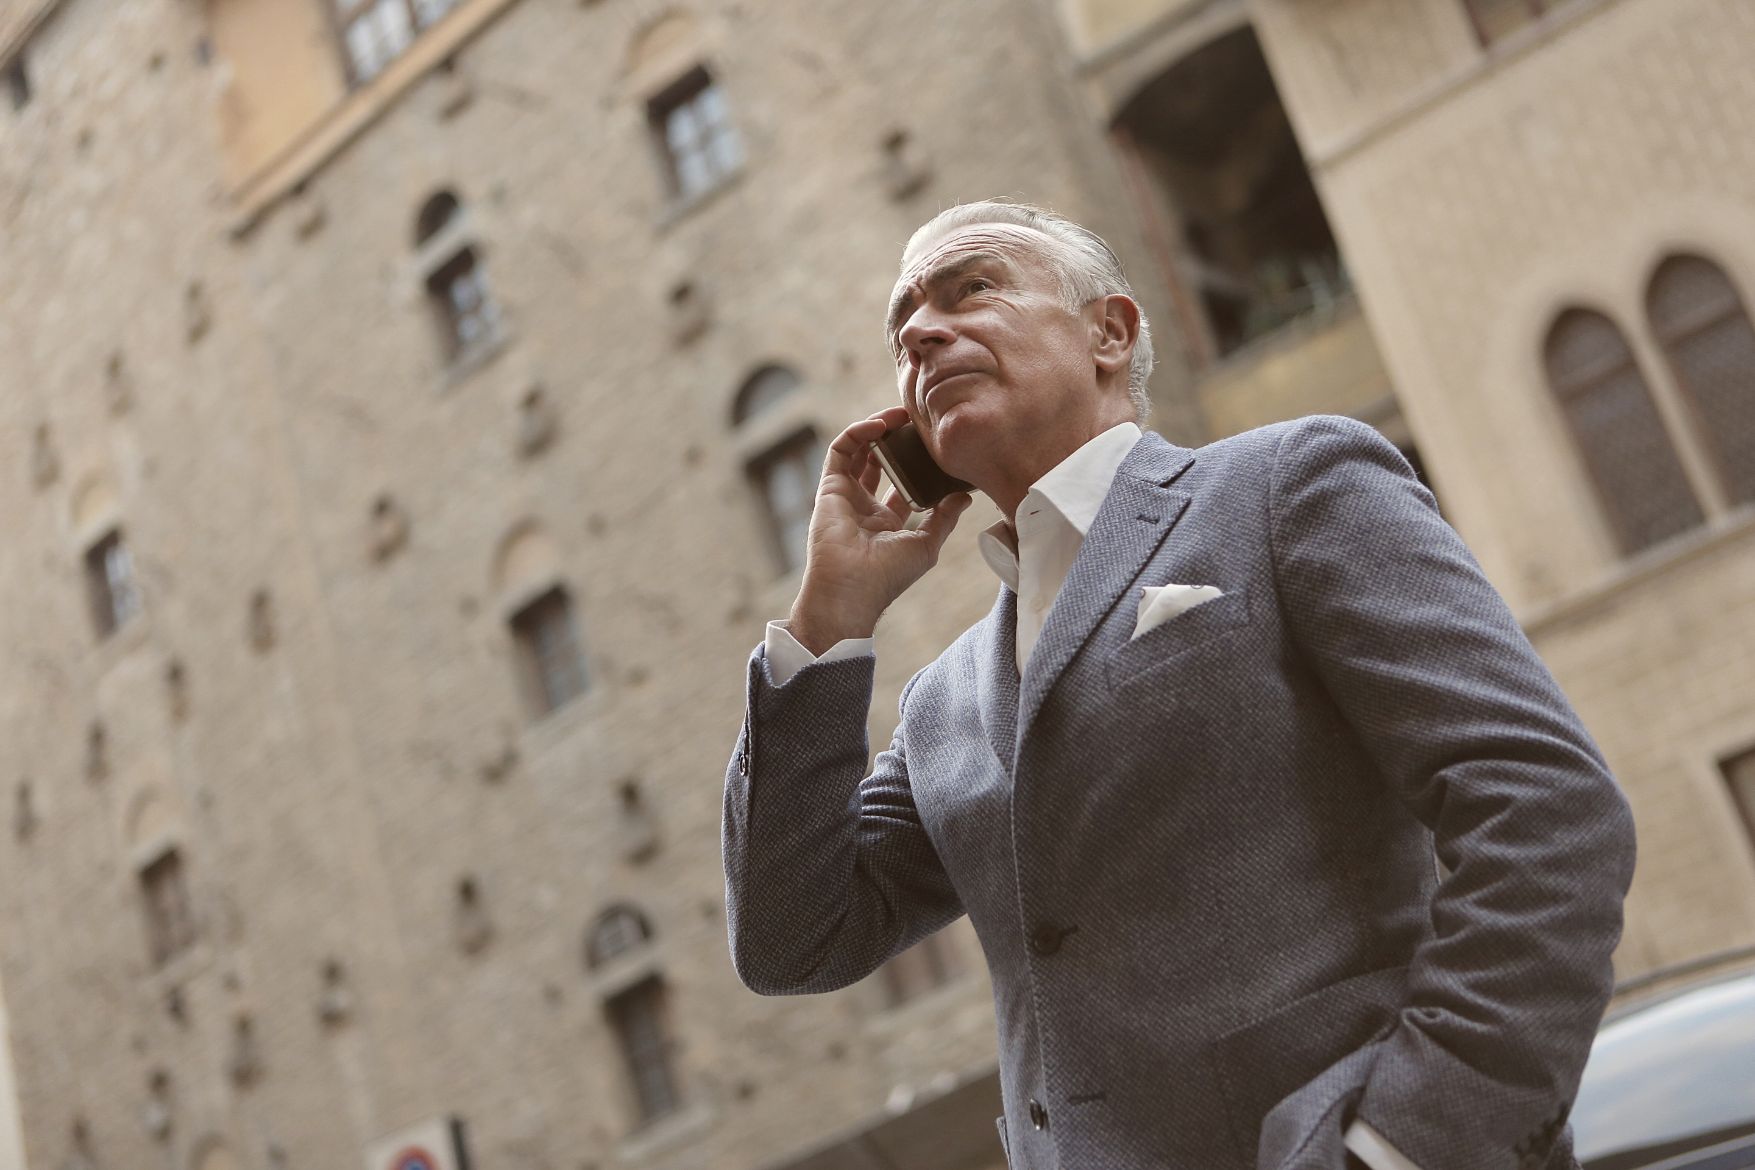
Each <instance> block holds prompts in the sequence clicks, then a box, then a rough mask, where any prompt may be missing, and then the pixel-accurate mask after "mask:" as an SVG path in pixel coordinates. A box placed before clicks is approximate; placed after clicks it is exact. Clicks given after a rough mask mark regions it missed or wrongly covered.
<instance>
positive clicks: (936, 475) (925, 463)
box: [871, 422, 975, 512]
mask: <svg viewBox="0 0 1755 1170" xmlns="http://www.w3.org/2000/svg"><path fill="white" fill-rule="evenodd" d="M871 453H872V455H873V456H874V457H875V458H876V459H877V461H878V466H880V467H882V468H883V469H884V474H885V475H888V476H889V477H890V482H891V483H893V484H895V485H896V490H897V491H899V492H901V493H902V498H903V499H904V500H906V501H908V506H909V507H910V508H912V509H914V510H915V511H916V512H924V511H926V510H928V509H929V508H932V507H934V506H935V505H936V504H937V503H938V502H939V501H940V500H942V499H944V498H945V497H946V496H948V495H950V494H951V493H952V492H968V491H974V490H975V489H974V487H973V486H972V485H970V484H966V483H964V482H963V481H962V480H960V479H956V478H954V477H952V476H951V475H949V474H947V473H946V471H945V470H944V468H942V467H940V466H939V465H938V464H937V463H935V462H933V459H932V455H931V453H930V452H928V451H927V449H926V440H924V439H922V438H921V437H920V432H919V431H917V430H915V429H914V424H913V423H911V422H910V423H905V424H903V425H902V426H900V427H898V428H896V429H895V430H893V431H889V432H887V433H886V434H885V435H884V437H883V438H881V439H879V440H878V441H877V442H875V443H873V444H872V445H871Z"/></svg>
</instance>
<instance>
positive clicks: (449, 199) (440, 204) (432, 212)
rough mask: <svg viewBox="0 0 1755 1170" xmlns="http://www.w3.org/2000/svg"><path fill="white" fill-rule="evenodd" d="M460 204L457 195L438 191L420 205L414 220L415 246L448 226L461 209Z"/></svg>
mask: <svg viewBox="0 0 1755 1170" xmlns="http://www.w3.org/2000/svg"><path fill="white" fill-rule="evenodd" d="M462 210H463V207H462V204H460V203H458V201H457V196H455V195H453V194H451V192H449V191H440V192H439V193H438V194H437V195H434V196H433V197H432V198H431V199H428V200H427V201H426V202H425V203H423V204H422V205H421V209H420V214H419V215H417V216H415V220H414V243H415V246H416V247H419V246H420V245H422V244H424V243H426V242H427V241H428V240H430V239H432V238H433V237H434V236H436V235H438V234H439V233H440V232H442V231H444V230H445V229H446V228H447V227H449V226H450V224H451V221H452V220H453V219H455V218H456V217H457V213H458V212H460V211H462Z"/></svg>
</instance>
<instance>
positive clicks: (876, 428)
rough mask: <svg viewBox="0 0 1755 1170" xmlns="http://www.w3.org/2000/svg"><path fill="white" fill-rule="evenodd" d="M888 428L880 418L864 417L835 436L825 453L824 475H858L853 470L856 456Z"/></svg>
mask: <svg viewBox="0 0 1755 1170" xmlns="http://www.w3.org/2000/svg"><path fill="white" fill-rule="evenodd" d="M888 429H889V428H888V427H887V426H886V425H885V424H884V421H883V420H882V419H880V418H862V419H860V420H859V421H858V422H856V423H852V424H850V425H849V426H848V427H847V429H846V430H844V431H842V432H841V433H840V434H838V435H836V436H835V438H834V441H832V442H831V443H830V444H829V449H828V450H827V451H825V452H824V453H823V475H824V476H830V475H849V476H854V475H856V474H857V473H856V472H855V471H854V470H853V460H854V457H855V456H856V455H858V454H860V453H861V452H863V451H864V450H865V449H866V448H867V447H868V446H870V445H871V444H872V443H873V442H875V441H876V440H877V439H878V438H879V436H881V435H882V434H883V433H884V432H885V431H886V430H888Z"/></svg>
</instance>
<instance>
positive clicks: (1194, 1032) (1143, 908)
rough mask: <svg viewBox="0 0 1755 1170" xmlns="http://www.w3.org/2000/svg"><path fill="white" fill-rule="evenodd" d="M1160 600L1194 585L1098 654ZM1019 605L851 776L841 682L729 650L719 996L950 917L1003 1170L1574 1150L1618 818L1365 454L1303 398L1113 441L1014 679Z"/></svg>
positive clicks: (1501, 1156) (879, 948)
mask: <svg viewBox="0 0 1755 1170" xmlns="http://www.w3.org/2000/svg"><path fill="white" fill-rule="evenodd" d="M1169 582H1177V583H1183V584H1211V585H1217V586H1218V587H1219V588H1220V589H1222V590H1223V591H1224V596H1222V597H1220V598H1217V599H1216V600H1212V601H1208V602H1206V603H1204V604H1202V605H1199V606H1196V607H1194V608H1192V609H1189V610H1187V611H1186V612H1184V613H1182V614H1180V615H1178V616H1176V617H1174V618H1172V619H1171V620H1169V621H1167V622H1165V623H1164V624H1162V625H1160V626H1158V627H1156V628H1154V629H1152V630H1150V631H1148V632H1147V633H1146V634H1144V635H1143V636H1141V637H1140V638H1139V639H1138V640H1131V636H1132V634H1133V628H1134V621H1135V614H1136V611H1137V599H1138V598H1139V596H1140V593H1139V586H1142V585H1157V584H1165V583H1169ZM1015 604H1016V599H1015V597H1014V595H1013V594H1012V593H1011V591H1009V590H1004V589H1002V590H1001V592H1000V595H999V600H998V602H997V604H996V605H995V606H994V608H993V611H992V612H991V613H990V614H989V615H988V616H987V617H986V618H984V619H983V620H982V621H980V622H978V623H977V624H976V625H975V626H973V627H972V628H970V629H969V630H968V631H967V632H965V633H964V634H963V635H962V636H961V637H960V638H959V639H958V640H957V641H956V642H955V643H953V644H952V645H951V646H950V647H949V648H948V649H947V650H945V652H944V653H943V654H941V655H940V656H939V657H938V659H937V660H936V661H934V662H933V663H932V664H931V665H929V666H928V667H926V668H925V669H924V670H922V671H921V672H920V673H919V674H918V675H916V676H915V677H914V678H913V679H912V680H911V681H910V683H909V684H908V686H907V688H906V689H905V690H904V691H903V694H902V700H901V724H900V727H899V729H898V730H897V732H896V736H895V739H894V741H893V742H892V743H891V745H890V747H889V750H887V751H885V752H882V753H880V754H879V755H878V757H877V762H876V765H875V767H874V768H873V770H872V771H871V773H870V775H865V771H866V768H865V764H866V759H867V746H866V715H867V710H868V705H869V702H870V696H871V686H872V660H871V659H870V658H865V659H858V660H853V661H846V662H838V663H818V664H813V665H811V666H808V667H806V668H805V669H804V670H802V671H801V672H800V673H798V674H797V675H796V676H794V677H793V679H792V680H791V681H790V682H788V683H787V684H786V685H785V686H783V687H776V686H775V685H773V682H772V680H771V678H770V676H769V674H768V671H767V667H766V660H765V658H764V656H763V654H762V652H761V650H760V649H759V648H758V650H757V651H756V653H755V654H754V655H753V656H752V658H751V661H750V665H749V673H748V688H749V694H748V703H749V705H748V714H747V717H746V718H745V721H744V725H743V730H742V733H741V734H740V736H739V739H738V743H737V747H736V749H735V752H734V754H733V757H732V761H731V766H730V769H729V771H728V773H727V775H726V783H725V808H724V821H723V848H724V863H725V877H726V895H727V907H728V915H727V919H728V928H729V932H730V944H731V954H732V959H733V963H734V965H735V967H736V970H737V973H738V976H739V978H740V979H742V980H743V982H744V983H745V984H746V985H747V986H748V987H750V988H751V989H752V990H754V991H757V992H759V993H762V994H766V995H790V994H800V993H807V992H826V991H831V990H834V989H836V988H841V987H845V986H847V985H848V984H851V983H853V982H855V981H856V980H859V979H861V978H863V977H864V976H866V975H867V974H869V973H870V972H872V971H873V970H874V969H876V968H877V967H878V966H879V965H880V964H882V963H883V962H884V961H885V960H886V959H888V958H890V957H891V956H892V955H895V954H897V953H898V952H900V951H902V950H903V949H904V948H906V947H908V946H910V945H912V944H913V943H915V942H916V941H918V940H919V939H921V938H922V937H924V936H925V935H927V934H929V933H931V932H933V931H935V930H938V929H939V928H941V927H943V926H944V925H946V924H947V923H949V922H951V921H952V920H953V919H955V918H956V917H958V916H959V915H961V914H965V913H966V914H968V915H969V917H970V920H971V922H972V923H973V925H974V927H975V931H976V933H977V934H978V936H979V938H980V940H981V946H982V949H983V951H984V952H985V956H986V960H987V964H988V966H989V968H990V969H991V972H992V979H993V993H994V1001H995V1002H994V1007H995V1012H996V1016H997V1027H998V1034H999V1035H998V1039H999V1054H1000V1081H1001V1092H1002V1096H1003V1099H1004V1104H1005V1114H1004V1116H1003V1117H1001V1118H1000V1119H999V1130H1000V1138H1001V1140H1002V1141H1003V1142H1004V1143H1005V1146H1006V1151H1007V1158H1008V1159H1009V1163H1010V1165H1011V1166H1012V1167H1014V1168H1017V1170H1147V1168H1148V1167H1151V1168H1154V1170H1157V1168H1166V1170H1168V1168H1175V1170H1246V1168H1249V1167H1255V1168H1258V1170H1294V1168H1296V1170H1338V1168H1339V1167H1342V1166H1343V1165H1345V1164H1346V1154H1345V1151H1344V1149H1343V1146H1342V1134H1343V1132H1344V1130H1345V1127H1346V1125H1347V1124H1349V1123H1350V1121H1351V1120H1352V1119H1353V1118H1354V1117H1355V1116H1357V1117H1361V1118H1363V1119H1364V1120H1365V1121H1366V1122H1367V1123H1368V1124H1370V1125H1372V1126H1374V1127H1375V1128H1376V1129H1377V1130H1378V1131H1379V1132H1381V1133H1382V1134H1383V1135H1384V1136H1385V1137H1386V1138H1388V1139H1389V1141H1390V1142H1391V1143H1392V1144H1394V1145H1395V1146H1396V1147H1397V1148H1399V1149H1400V1150H1401V1151H1402V1152H1404V1153H1405V1154H1406V1155H1407V1156H1408V1157H1410V1158H1411V1159H1413V1160H1414V1161H1415V1162H1416V1163H1418V1164H1419V1165H1420V1166H1421V1167H1422V1170H1499V1168H1505V1170H1511V1168H1514V1167H1516V1168H1519V1170H1537V1168H1541V1167H1568V1166H1572V1165H1574V1161H1573V1158H1572V1154H1571V1135H1570V1128H1569V1127H1568V1126H1567V1125H1566V1117H1567V1111H1568V1107H1569V1104H1570V1102H1571V1100H1572V1098H1573V1095H1574V1092H1575V1091H1576V1088H1577V1084H1578V1078H1579V1075H1580V1071H1581V1069H1582V1067H1583V1064H1584V1060H1585V1057H1586V1056H1587V1055H1588V1053H1589V1049H1590V1043H1591V1039H1592V1037H1593V1035H1594V1031H1595V1027H1596V1025H1597V1023H1598V1020H1599V1017H1600V1015H1601V1013H1602V1010H1603V1008H1604V1006H1605V1004H1606V1002H1607V998H1608V995H1609V992H1610V989H1611V970H1610V963H1609V957H1610V953H1611V951H1612V950H1613V949H1614V946H1615V943H1616V941H1617V939H1618V938H1619V935H1620V930H1621V903H1622V898H1623V897H1624V895H1625V893H1626V890H1627V886H1628V883H1629V881H1630V880H1631V876H1632V869H1633V831H1632V820H1631V817H1630V815H1629V812H1628V808H1627V804H1626V801H1625V800H1624V799H1623V797H1622V795H1621V792H1620V790H1619V789H1618V787H1617V786H1616V783H1615V781H1614V779H1613V778H1612V777H1611V775H1610V774H1609V770H1608V767H1607V765H1606V764H1605V762H1604V760H1603V758H1602V755H1601V754H1600V753H1599V751H1598V749H1597V747H1596V745H1595V744H1594V743H1593V742H1592V740H1591V738H1590V736H1589V735H1588V734H1587V732H1586V731H1585V729H1584V728H1583V726H1581V724H1580V723H1579V720H1578V718H1577V716H1576V714H1575V713H1574V712H1573V711H1572V709H1571V707H1570V706H1569V704H1568V703H1567V701H1566V699H1565V697H1564V696H1563V695H1562V694H1561V692H1560V690H1559V688H1558V686H1557V685H1556V684H1555V681H1554V679H1553V677H1552V676H1551V675H1550V674H1549V672H1548V670H1547V669H1546V668H1545V667H1544V665H1543V663H1542V661H1541V660H1540V659H1539V658H1538V657H1537V656H1536V653H1535V651H1534V649H1533V648H1532V647H1531V646H1530V643H1529V641H1528V639H1527V638H1526V637H1525V636H1524V634H1523V631H1522V630H1521V629H1520V628H1519V626H1518V624H1517V622H1516V620H1515V619H1514V618H1513V617H1512V615H1511V613H1510V611H1509V610H1508V609H1507V607H1506V605H1505V604H1504V602H1503V600H1502V599H1501V598H1500V597H1499V595H1498V593H1497V592H1495V590H1494V589H1493V587H1492V586H1491V585H1490V584H1489V583H1488V582H1487V580H1486V578H1485V577H1484V576H1483V574H1482V573H1481V570H1480V567H1479V566H1478V565H1477V563H1476V562H1475V560H1474V558H1473V557H1472V556H1471V555H1470V554H1469V552H1468V550H1467V548H1466V547H1465V546H1464V544H1463V542H1462V540H1461V539H1460V538H1459V537H1458V536H1457V534H1456V533H1455V531H1454V530H1452V529H1451V528H1450V526H1449V525H1448V524H1446V523H1445V522H1444V520H1443V519H1442V518H1441V517H1440V516H1439V514H1438V511H1437V507H1436V504H1435V502H1434V500H1433V498H1432V495H1431V493H1429V492H1428V491H1427V490H1426V489H1425V487H1423V486H1422V485H1421V484H1420V482H1419V481H1418V480H1417V479H1416V478H1415V477H1414V475H1413V474H1412V471H1411V470H1410V468H1409V466H1408V464H1407V462H1406V461H1405V460H1404V459H1403V458H1402V456H1401V454H1400V453H1399V452H1398V451H1397V450H1396V449H1395V448H1394V447H1393V446H1392V445H1391V444H1390V443H1389V442H1388V441H1386V440H1385V439H1384V438H1382V436H1380V435H1379V434H1378V433H1377V432H1376V431H1374V430H1373V429H1372V428H1370V427H1368V426H1366V425H1364V424H1362V423H1359V422H1356V421H1354V420H1351V419H1346V418H1341V417H1338V416H1332V415H1317V416H1312V417H1309V418H1304V419H1300V420H1297V421H1294V422H1289V423H1277V424H1274V425H1272V426H1266V427H1261V428H1259V429H1257V430H1254V431H1249V432H1247V433H1245V434H1241V435H1237V436H1234V437H1232V438H1228V439H1225V440H1222V441H1220V442H1217V443H1213V444H1210V445H1208V446H1205V447H1202V448H1200V449H1199V450H1189V449H1187V448H1182V447H1177V446H1174V445H1172V444H1170V443H1168V442H1166V441H1165V440H1164V439H1162V438H1160V437H1159V436H1157V435H1153V434H1147V435H1145V436H1144V437H1143V438H1142V439H1141V440H1140V441H1139V443H1138V444H1137V445H1136V446H1135V447H1134V449H1133V450H1132V452H1130V453H1129V455H1128V456H1127V459H1126V460H1125V461H1124V462H1123V463H1122V465H1121V468H1120V471H1119V473H1118V474H1117V476H1116V478H1115V482H1114V485H1113V486H1112V487H1111V489H1110V491H1109V494H1108V496H1107V498H1106V499H1105V500H1104V503H1103V506H1102V509H1101V510H1100V511H1099V513H1098V515H1097V517H1096V519H1095V521H1094V522H1093V524H1092V526H1091V530H1090V532H1089V533H1088V534H1087V536H1086V539H1085V543H1084V546H1083V548H1082V549H1081V551H1080V552H1079V555H1078V559H1077V560H1076V561H1075V563H1074V564H1073V567H1072V571H1071V573H1070V574H1069V575H1068V577H1067V580H1066V584H1065V586H1064V587H1063V589H1062V591H1061V593H1060V595H1059V597H1058V598H1057V599H1056V601H1055V603H1054V607H1053V608H1052V609H1051V610H1050V612H1049V615H1048V619H1047V624H1046V627H1045V628H1044V629H1043V631H1042V636H1041V640H1040V642H1039V643H1038V645H1037V647H1036V649H1035V651H1034V654H1033V657H1032V659H1031V662H1030V668H1029V673H1028V675H1027V677H1025V678H1024V680H1023V685H1022V687H1021V688H1020V685H1019V680H1018V671H1017V667H1016V665H1015V663H1014V644H1015V639H1014V620H1015ZM1435 852H1436V859H1437V860H1438V861H1439V862H1441V863H1442V865H1443V868H1444V871H1445V873H1447V874H1448V876H1444V877H1443V878H1442V880H1440V875H1439V872H1438V870H1437V867H1436V866H1435V865H1434V853H1435Z"/></svg>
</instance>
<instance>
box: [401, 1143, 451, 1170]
mask: <svg viewBox="0 0 1755 1170" xmlns="http://www.w3.org/2000/svg"><path fill="white" fill-rule="evenodd" d="M390 1170H439V1160H438V1159H437V1158H435V1157H433V1156H432V1155H431V1154H429V1153H427V1152H426V1151H425V1150H423V1149H421V1148H420V1147H419V1146H410V1147H408V1148H407V1149H406V1150H403V1151H401V1152H400V1153H398V1154H397V1155H396V1156H395V1157H394V1158H391V1159H390Z"/></svg>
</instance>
